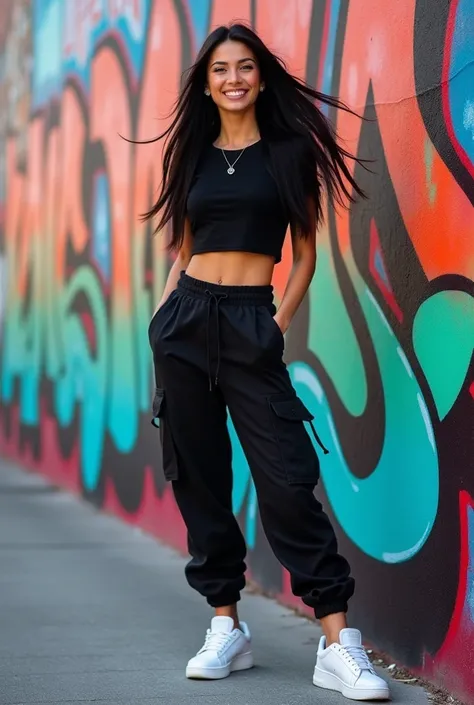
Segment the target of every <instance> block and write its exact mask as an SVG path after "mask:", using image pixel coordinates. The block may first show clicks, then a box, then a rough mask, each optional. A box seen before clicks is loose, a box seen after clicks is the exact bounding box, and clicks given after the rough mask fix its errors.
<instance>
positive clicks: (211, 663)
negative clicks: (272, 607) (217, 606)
mask: <svg viewBox="0 0 474 705" xmlns="http://www.w3.org/2000/svg"><path fill="white" fill-rule="evenodd" d="M240 627H241V629H234V620H233V619H231V617H214V618H213V620H212V622H211V628H210V629H208V630H207V634H206V640H205V642H204V646H203V647H202V649H200V650H199V651H198V652H197V654H196V656H194V658H192V659H191V660H190V661H189V662H188V665H187V667H186V678H206V679H207V678H209V679H217V678H227V676H228V675H230V673H231V672H232V671H244V670H245V669H247V668H252V666H253V656H252V649H251V645H250V632H249V629H248V627H247V625H246V624H245V622H240Z"/></svg>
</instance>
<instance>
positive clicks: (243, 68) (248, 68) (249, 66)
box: [242, 64, 253, 71]
mask: <svg viewBox="0 0 474 705" xmlns="http://www.w3.org/2000/svg"><path fill="white" fill-rule="evenodd" d="M252 69H253V66H252V64H247V65H246V66H242V70H243V71H251V70H252Z"/></svg>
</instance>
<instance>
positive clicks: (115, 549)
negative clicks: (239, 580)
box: [0, 460, 428, 705]
mask: <svg viewBox="0 0 474 705" xmlns="http://www.w3.org/2000/svg"><path fill="white" fill-rule="evenodd" d="M184 563H185V561H184V560H183V558H182V557H180V556H178V555H176V554H175V553H174V552H173V551H171V550H169V549H167V548H165V547H163V546H161V545H160V544H159V543H158V542H156V541H155V540H154V539H152V538H150V537H147V536H145V535H143V534H141V533H140V531H138V530H136V529H133V528H131V527H129V526H126V525H124V524H122V523H121V522H120V521H118V520H116V519H114V518H113V517H110V516H106V515H103V514H101V513H99V512H97V511H95V510H94V509H93V508H92V507H90V506H89V505H87V504H86V503H84V502H82V501H81V500H79V499H77V498H74V497H73V496H71V495H69V494H67V493H65V492H62V491H58V490H55V489H54V488H52V487H50V486H48V485H47V484H45V483H44V482H43V480H42V479H41V478H39V477H36V476H33V475H29V474H26V473H23V472H21V471H19V470H18V469H16V468H15V467H14V466H12V465H10V464H8V463H6V462H2V461H1V460H0V565H1V569H0V704H1V705H20V704H21V705H23V704H25V705H26V704H31V703H55V705H63V704H66V703H67V704H68V705H75V704H76V703H82V704H84V703H89V702H100V703H101V704H102V705H120V704H122V703H123V704H125V705H129V704H130V705H132V704H134V703H137V704H139V705H147V704H151V703H166V704H167V703H170V705H186V703H202V704H203V705H270V704H271V705H310V704H314V703H320V704H321V705H322V704H324V705H332V704H333V703H334V704H336V703H339V704H341V705H342V703H347V702H349V701H346V700H345V699H344V698H342V696H339V695H338V694H334V693H330V692H326V691H321V690H319V689H317V688H315V687H314V686H313V685H312V671H313V667H314V661H315V657H316V648H317V642H318V638H319V632H318V629H317V628H316V626H315V625H314V624H312V623H310V622H309V621H308V620H306V619H302V618H299V617H296V616H294V614H293V613H292V612H290V611H288V610H286V609H284V608H282V607H280V606H279V605H277V604H276V603H275V602H273V601H272V600H268V599H265V598H262V597H258V596H254V595H249V594H247V595H245V596H244V599H243V601H242V606H241V614H242V617H243V619H245V620H247V621H248V622H249V625H250V628H251V630H252V633H253V637H254V643H253V648H254V653H255V656H256V662H257V664H258V665H257V666H256V667H255V668H254V669H253V670H251V671H247V672H242V673H238V674H234V675H232V676H231V677H230V678H228V679H225V680H222V681H215V682H196V681H188V680H186V678H185V677H184V667H185V664H186V661H187V659H188V658H189V657H190V656H192V655H194V653H195V652H196V651H197V649H198V648H199V647H200V646H201V644H202V641H203V638H204V633H205V630H206V628H207V626H208V622H209V619H210V616H211V613H210V610H209V609H208V607H207V606H206V604H205V603H204V601H203V600H202V598H200V597H199V596H198V595H197V594H195V593H194V592H193V591H192V590H191V589H189V588H188V587H187V584H186V582H185V579H184V576H183V566H184ZM392 688H393V695H394V701H395V702H398V703H404V704H405V705H408V704H411V703H413V704H420V705H422V704H426V703H428V699H427V697H426V695H425V694H424V693H423V691H422V690H420V689H418V688H414V687H411V686H408V685H403V684H400V683H393V682H392Z"/></svg>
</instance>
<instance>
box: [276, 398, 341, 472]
mask: <svg viewBox="0 0 474 705" xmlns="http://www.w3.org/2000/svg"><path fill="white" fill-rule="evenodd" d="M268 402H269V405H270V413H271V416H272V423H273V428H274V431H275V435H276V438H277V441H278V445H279V448H280V454H281V459H282V463H283V467H284V470H285V473H286V477H287V480H288V482H289V483H290V484H302V483H303V484H305V483H307V484H313V485H314V484H316V483H317V482H318V480H319V458H318V456H317V454H316V452H315V450H314V447H313V444H312V442H311V439H310V437H309V435H308V432H307V430H306V428H305V426H304V421H306V422H308V423H309V424H310V427H311V430H312V432H313V435H314V437H315V439H316V441H317V443H318V444H319V445H320V446H321V448H322V450H323V451H324V453H328V450H327V449H326V448H325V447H324V446H323V444H322V442H321V440H320V438H319V436H318V434H317V433H316V429H315V428H314V425H313V419H314V416H313V414H312V413H311V412H310V411H309V410H308V409H307V408H306V406H305V405H304V404H303V402H302V401H301V399H299V398H298V397H297V396H296V394H295V395H291V396H288V394H286V395H283V394H278V395H273V396H271V397H269V399H268Z"/></svg>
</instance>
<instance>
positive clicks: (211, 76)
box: [207, 40, 262, 112]
mask: <svg viewBox="0 0 474 705" xmlns="http://www.w3.org/2000/svg"><path fill="white" fill-rule="evenodd" d="M261 85H262V82H261V77H260V70H259V67H258V65H257V60H256V58H255V55H254V54H253V52H252V51H251V50H250V49H249V48H248V46H246V45H245V44H242V42H235V41H232V40H227V41H225V42H223V43H222V44H220V45H219V46H218V47H217V48H216V49H215V50H214V51H213V52H212V54H211V58H210V60H209V67H208V70H207V88H208V89H209V90H210V92H211V99H212V100H213V101H214V103H215V104H216V105H217V107H218V108H219V110H224V111H228V112H240V111H244V110H248V109H249V108H251V107H252V106H253V105H254V104H255V101H256V100H257V98H258V95H259V92H260V86H261Z"/></svg>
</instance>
